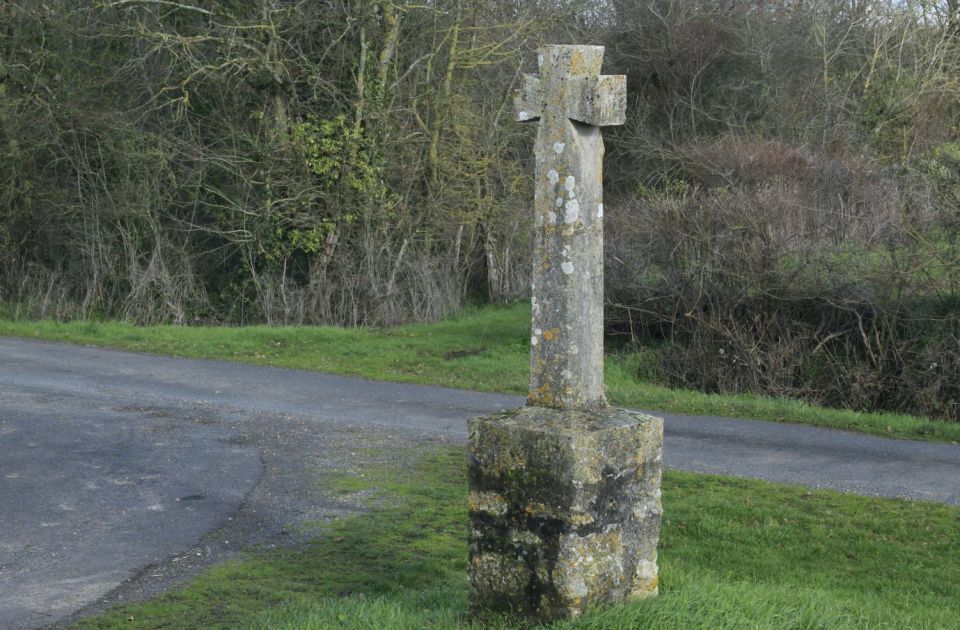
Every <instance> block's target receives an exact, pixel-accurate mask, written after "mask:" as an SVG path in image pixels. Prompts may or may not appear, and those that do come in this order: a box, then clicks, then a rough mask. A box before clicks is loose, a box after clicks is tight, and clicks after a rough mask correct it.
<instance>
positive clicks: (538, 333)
mask: <svg viewBox="0 0 960 630" xmlns="http://www.w3.org/2000/svg"><path fill="white" fill-rule="evenodd" d="M533 334H535V335H536V336H537V337H539V336H540V335H542V334H543V330H542V329H540V328H535V329H534V330H533Z"/></svg>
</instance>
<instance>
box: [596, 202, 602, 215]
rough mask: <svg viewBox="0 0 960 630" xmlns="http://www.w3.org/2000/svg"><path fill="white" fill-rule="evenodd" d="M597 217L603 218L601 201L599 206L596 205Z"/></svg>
mask: <svg viewBox="0 0 960 630" xmlns="http://www.w3.org/2000/svg"><path fill="white" fill-rule="evenodd" d="M597 218H598V219H602V218H603V204H602V203H601V204H600V205H599V206H597Z"/></svg>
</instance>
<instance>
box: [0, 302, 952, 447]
mask: <svg viewBox="0 0 960 630" xmlns="http://www.w3.org/2000/svg"><path fill="white" fill-rule="evenodd" d="M529 317H530V316H529V305H527V304H515V305H512V306H508V307H487V308H482V309H476V310H471V311H467V312H465V313H463V314H461V315H459V316H457V317H454V318H451V319H449V320H446V321H442V322H438V323H435V324H426V325H419V326H401V327H398V328H389V329H379V330H373V329H343V328H333V327H314V326H308V327H270V326H249V327H241V328H233V327H183V326H144V327H141V326H133V325H131V324H124V323H119V322H95V321H84V322H68V323H61V322H55V321H14V320H10V319H2V318H0V336H13V337H25V338H32V339H46V340H55V341H65V342H70V343H78V344H87V345H96V346H101V347H107V348H119V349H123V350H135V351H140V352H150V353H156V354H167V355H174V356H180V357H190V358H202V359H223V360H230V361H243V362H247V363H256V364H261V365H273V366H277V367H286V368H297V369H303V370H316V371H321V372H332V373H336V374H344V375H348V376H359V377H363V378H370V379H377V380H389V381H402V382H408V383H422V384H429V385H440V386H444V387H459V388H465V389H474V390H479V391H489V392H503V393H515V394H522V393H525V391H526V384H527V370H528V360H529V338H530V332H529ZM648 360H649V357H648V356H646V355H644V354H642V353H617V354H612V355H610V356H608V357H607V362H606V383H607V392H608V396H609V398H610V401H611V402H613V403H615V404H618V405H623V406H627V407H636V408H642V409H656V410H662V411H671V412H677V413H691V414H702V415H720V416H733V417H739V418H750V419H757V420H771V421H779V422H797V423H802V424H810V425H816V426H823V427H832V428H837V429H846V430H851V431H861V432H864V433H872V434H875V435H884V436H887V437H895V438H904V439H915V440H928V441H942V442H955V443H960V424H958V423H948V422H939V421H934V420H930V419H928V418H920V417H915V416H908V415H901V414H891V413H862V412H856V411H848V410H838V409H826V408H822V407H816V406H813V405H808V404H805V403H802V402H800V401H796V400H790V399H782V398H771V397H765V396H753V395H714V394H703V393H700V392H696V391H691V390H678V389H670V388H668V387H664V386H662V385H657V384H655V383H651V382H649V381H645V380H642V379H640V378H639V377H638V374H642V373H643V372H644V368H643V363H644V361H648Z"/></svg>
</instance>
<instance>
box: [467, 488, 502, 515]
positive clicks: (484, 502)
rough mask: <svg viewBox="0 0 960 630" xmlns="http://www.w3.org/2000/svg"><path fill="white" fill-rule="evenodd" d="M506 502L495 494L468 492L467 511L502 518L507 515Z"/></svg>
mask: <svg viewBox="0 0 960 630" xmlns="http://www.w3.org/2000/svg"><path fill="white" fill-rule="evenodd" d="M508 507H509V506H508V505H507V501H506V499H504V498H503V497H502V496H501V495H499V494H497V493H496V492H478V491H476V490H471V491H470V496H469V497H468V498H467V509H468V510H469V511H470V512H485V513H487V514H492V515H494V516H503V515H504V514H506V513H507V509H508Z"/></svg>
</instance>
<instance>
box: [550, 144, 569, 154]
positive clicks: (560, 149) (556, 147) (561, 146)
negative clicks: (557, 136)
mask: <svg viewBox="0 0 960 630" xmlns="http://www.w3.org/2000/svg"><path fill="white" fill-rule="evenodd" d="M566 146H567V145H566V143H563V142H554V143H553V152H554V153H556V154H557V155H560V154H561V153H563V150H564V149H565V148H566Z"/></svg>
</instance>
